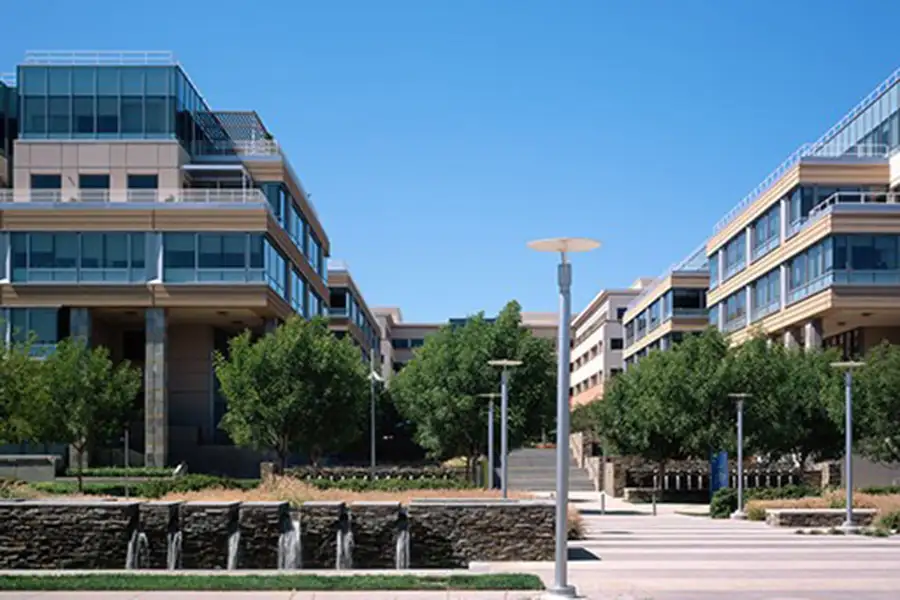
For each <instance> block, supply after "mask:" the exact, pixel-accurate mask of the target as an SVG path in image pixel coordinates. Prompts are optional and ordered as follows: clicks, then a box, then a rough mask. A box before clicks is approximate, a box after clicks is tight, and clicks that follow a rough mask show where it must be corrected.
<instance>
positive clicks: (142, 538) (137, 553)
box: [125, 529, 150, 569]
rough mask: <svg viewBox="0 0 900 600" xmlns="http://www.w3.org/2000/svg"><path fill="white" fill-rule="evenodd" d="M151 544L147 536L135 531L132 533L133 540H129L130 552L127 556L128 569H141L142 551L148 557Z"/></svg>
mask: <svg viewBox="0 0 900 600" xmlns="http://www.w3.org/2000/svg"><path fill="white" fill-rule="evenodd" d="M149 548H150V543H149V541H148V540H147V534H145V533H144V532H142V531H138V530H137V529H135V530H134V531H132V532H131V539H130V540H128V552H127V554H126V555H125V568H126V569H140V568H141V563H142V562H143V561H141V551H142V550H143V551H144V554H145V555H146V554H147V553H148V552H149Z"/></svg>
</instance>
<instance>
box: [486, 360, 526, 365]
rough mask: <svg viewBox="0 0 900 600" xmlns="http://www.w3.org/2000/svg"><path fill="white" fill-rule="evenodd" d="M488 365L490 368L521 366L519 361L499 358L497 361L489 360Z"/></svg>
mask: <svg viewBox="0 0 900 600" xmlns="http://www.w3.org/2000/svg"><path fill="white" fill-rule="evenodd" d="M488 364H489V365H491V366H492V367H518V366H519V365H521V364H522V361H521V360H510V359H508V358H501V359H498V360H489V361H488Z"/></svg>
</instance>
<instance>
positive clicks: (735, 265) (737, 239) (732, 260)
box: [722, 231, 747, 281]
mask: <svg viewBox="0 0 900 600" xmlns="http://www.w3.org/2000/svg"><path fill="white" fill-rule="evenodd" d="M746 251H747V241H746V232H743V231H742V232H741V233H739V234H738V235H736V236H734V237H733V238H732V239H731V241H729V242H728V243H727V244H725V272H724V273H723V276H722V281H725V280H727V279H728V278H729V277H731V276H733V275H734V274H736V273H737V272H739V271H740V270H741V269H743V268H744V266H745V264H746Z"/></svg>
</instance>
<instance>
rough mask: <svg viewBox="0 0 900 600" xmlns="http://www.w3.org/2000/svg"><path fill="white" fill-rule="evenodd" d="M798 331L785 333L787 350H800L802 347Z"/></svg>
mask: <svg viewBox="0 0 900 600" xmlns="http://www.w3.org/2000/svg"><path fill="white" fill-rule="evenodd" d="M797 338H798V336H797V330H795V329H787V330H785V332H784V347H785V348H798V347H799V346H800V340H799V339H797Z"/></svg>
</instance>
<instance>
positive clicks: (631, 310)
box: [622, 247, 709, 369]
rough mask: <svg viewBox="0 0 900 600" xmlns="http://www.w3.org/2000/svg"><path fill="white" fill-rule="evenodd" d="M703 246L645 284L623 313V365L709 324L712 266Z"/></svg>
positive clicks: (675, 341) (669, 344)
mask: <svg viewBox="0 0 900 600" xmlns="http://www.w3.org/2000/svg"><path fill="white" fill-rule="evenodd" d="M704 250H705V248H704V247H701V248H699V249H697V250H696V251H694V252H693V253H691V254H690V255H689V256H688V257H687V258H685V259H684V260H682V261H681V262H679V263H678V264H677V265H675V266H674V267H672V268H670V269H669V270H667V271H666V272H665V273H664V274H663V275H662V276H661V277H659V278H657V279H656V280H654V281H652V282H651V283H649V284H648V285H646V286H645V287H644V288H643V289H642V290H641V293H640V294H638V296H636V297H635V298H634V299H633V300H632V301H631V302H630V303H629V304H628V309H627V310H626V311H625V316H624V317H623V322H624V330H625V350H624V352H623V353H622V358H623V361H624V365H623V366H624V368H626V369H627V368H628V366H629V365H631V364H634V363H635V362H636V361H638V360H640V359H641V358H642V357H644V356H646V355H647V353H648V352H650V351H652V350H667V349H668V348H670V347H671V346H672V345H673V344H677V343H678V342H680V341H681V340H682V339H683V338H684V336H685V335H690V334H693V333H696V332H699V331H703V330H704V329H706V328H707V327H708V326H709V322H708V311H707V309H706V289H707V286H708V285H709V269H708V266H707V260H706V253H705V251H704Z"/></svg>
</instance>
